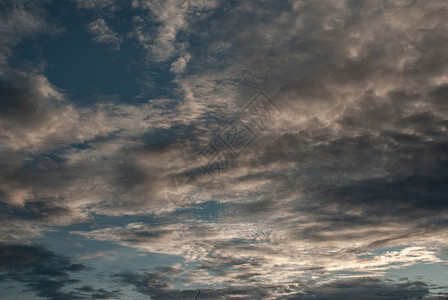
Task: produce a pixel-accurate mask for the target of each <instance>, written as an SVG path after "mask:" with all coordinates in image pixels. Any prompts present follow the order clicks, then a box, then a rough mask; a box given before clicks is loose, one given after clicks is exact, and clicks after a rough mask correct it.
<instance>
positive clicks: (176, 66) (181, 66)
mask: <svg viewBox="0 0 448 300" xmlns="http://www.w3.org/2000/svg"><path fill="white" fill-rule="evenodd" d="M190 59H191V56H190V55H189V54H186V55H185V56H184V57H180V58H178V59H177V60H176V61H175V62H173V63H172V64H171V68H170V72H172V73H174V74H180V73H183V72H184V71H185V69H186V68H187V63H188V62H189V61H190Z"/></svg>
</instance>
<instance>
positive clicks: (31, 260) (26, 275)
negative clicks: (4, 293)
mask: <svg viewBox="0 0 448 300" xmlns="http://www.w3.org/2000/svg"><path fill="white" fill-rule="evenodd" d="M0 253H1V255H0V257H1V258H2V259H1V261H0V274H1V275H0V276H1V277H0V280H1V281H18V282H21V283H24V284H25V285H26V287H27V288H28V289H29V290H31V291H33V292H35V293H36V296H39V297H46V298H47V299H62V298H64V299H85V298H82V297H78V296H77V294H76V293H72V292H68V293H67V292H64V291H62V289H63V288H64V287H65V286H67V285H69V284H73V283H76V282H78V280H76V279H72V278H71V277H70V273H77V272H80V271H84V270H86V267H85V266H84V265H81V264H73V263H71V261H70V259H69V258H67V257H64V256H60V255H57V254H55V253H53V252H51V251H49V250H47V249H46V248H44V247H42V246H37V245H6V244H3V245H1V246H0Z"/></svg>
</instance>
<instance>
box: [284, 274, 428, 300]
mask: <svg viewBox="0 0 448 300" xmlns="http://www.w3.org/2000/svg"><path fill="white" fill-rule="evenodd" d="M428 294H429V286H428V285H427V284H426V283H424V282H421V281H414V282H403V283H395V282H387V281H383V280H380V279H378V278H369V277H366V278H356V279H351V280H340V281H334V282H330V283H327V284H324V285H321V286H317V287H313V288H309V289H305V291H304V292H302V293H299V294H297V295H294V296H290V297H286V298H284V299H347V297H349V298H353V299H369V300H373V299H426V297H425V296H427V295H428Z"/></svg>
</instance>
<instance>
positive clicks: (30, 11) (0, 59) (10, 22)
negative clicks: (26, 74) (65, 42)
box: [0, 0, 62, 74]
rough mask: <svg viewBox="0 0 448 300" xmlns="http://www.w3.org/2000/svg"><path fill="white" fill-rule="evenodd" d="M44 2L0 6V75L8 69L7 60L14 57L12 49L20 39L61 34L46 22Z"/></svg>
mask: <svg viewBox="0 0 448 300" xmlns="http://www.w3.org/2000/svg"><path fill="white" fill-rule="evenodd" d="M45 2H46V1H43V2H42V3H36V2H35V1H26V0H25V1H19V2H17V1H6V2H4V3H2V5H1V6H0V66H1V72H0V74H2V73H3V72H4V71H6V70H7V69H8V68H7V65H8V59H9V58H10V57H11V56H13V55H14V51H13V47H14V46H16V45H17V44H18V43H19V42H20V41H21V40H22V39H24V38H27V37H33V36H37V35H39V34H49V35H53V36H54V35H57V34H59V33H61V31H62V30H61V29H58V28H56V27H55V26H52V25H51V24H49V23H48V22H47V21H46V11H45V10H44V9H43V5H44V3H45Z"/></svg>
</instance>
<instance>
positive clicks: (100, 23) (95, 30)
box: [89, 18, 123, 50]
mask: <svg viewBox="0 0 448 300" xmlns="http://www.w3.org/2000/svg"><path fill="white" fill-rule="evenodd" d="M89 32H90V34H91V35H93V36H94V37H93V40H94V41H95V42H97V43H103V44H109V45H110V46H111V47H112V49H113V50H120V45H121V43H122V42H123V39H122V38H121V37H120V36H119V35H118V34H117V33H116V32H114V31H112V29H111V28H110V27H109V26H108V25H107V23H106V21H105V20H104V19H101V18H100V19H98V20H96V21H93V22H91V23H90V24H89Z"/></svg>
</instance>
